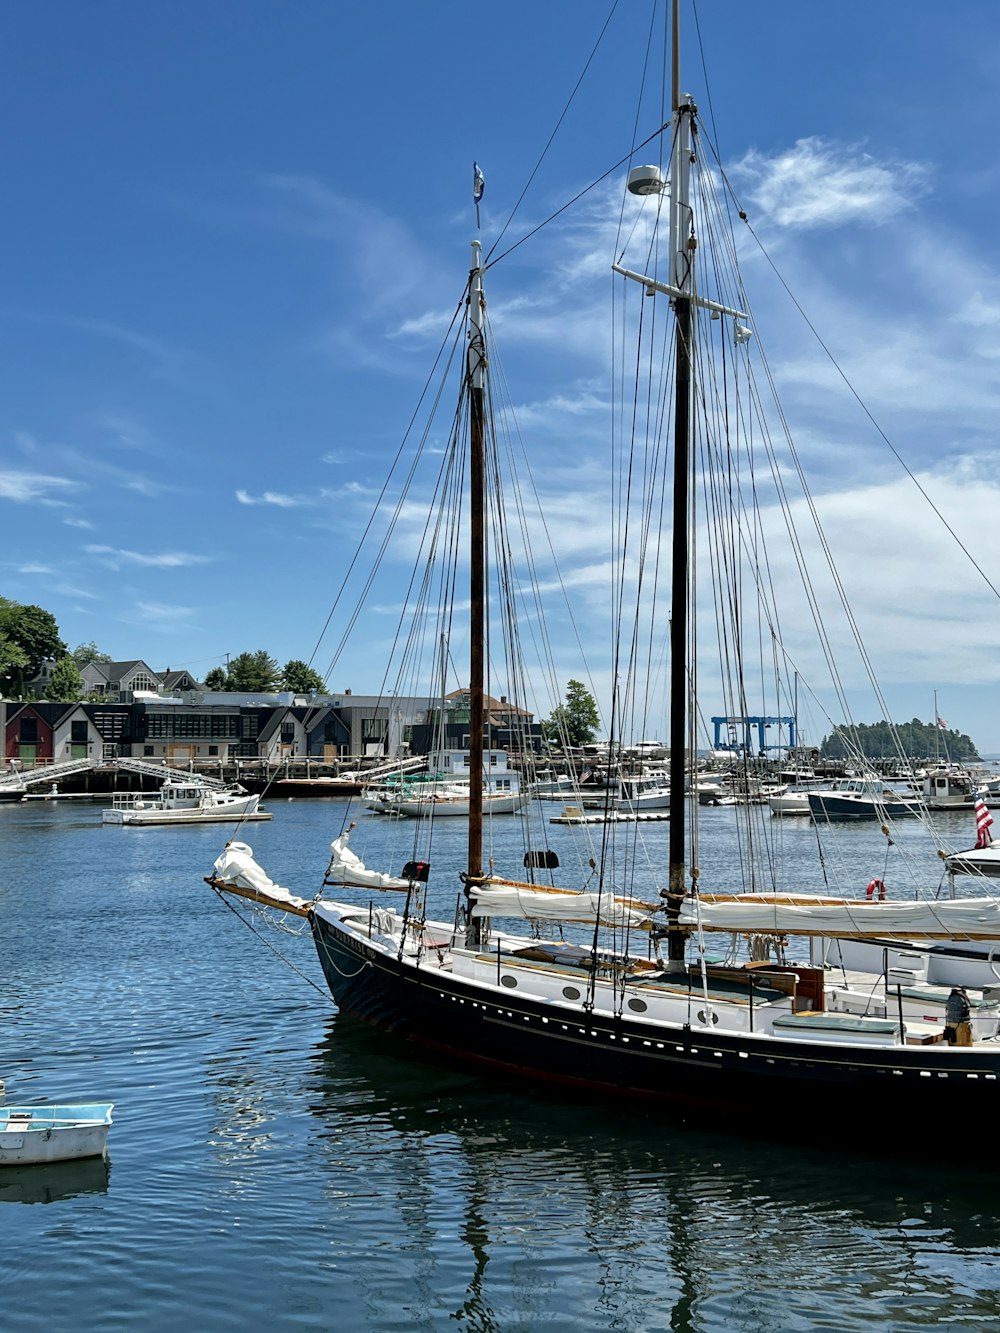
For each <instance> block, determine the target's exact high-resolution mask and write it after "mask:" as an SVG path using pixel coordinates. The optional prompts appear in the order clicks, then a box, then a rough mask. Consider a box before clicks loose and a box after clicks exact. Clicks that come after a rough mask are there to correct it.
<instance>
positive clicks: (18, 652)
mask: <svg viewBox="0 0 1000 1333" xmlns="http://www.w3.org/2000/svg"><path fill="white" fill-rule="evenodd" d="M27 665H28V654H27V653H26V652H25V651H24V649H23V648H21V647H20V646H19V645H18V644H16V643H15V642H14V640H13V639H11V638H9V637H8V635H6V634H4V633H3V632H0V696H2V695H3V693H4V690H5V687H6V686H7V683H8V682H13V681H20V680H22V679H23V677H24V669H25V667H26V666H27ZM19 692H20V691H19Z"/></svg>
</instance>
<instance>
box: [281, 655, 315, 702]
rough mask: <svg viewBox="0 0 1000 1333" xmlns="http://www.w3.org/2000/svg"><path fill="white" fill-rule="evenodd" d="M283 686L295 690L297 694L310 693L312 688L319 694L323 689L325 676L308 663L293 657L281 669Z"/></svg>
mask: <svg viewBox="0 0 1000 1333" xmlns="http://www.w3.org/2000/svg"><path fill="white" fill-rule="evenodd" d="M281 688H282V689H283V690H294V692H295V693H296V694H308V693H309V691H310V690H315V691H316V693H317V694H319V693H321V692H322V690H323V677H322V676H321V675H320V674H319V672H317V671H314V670H313V669H312V667H311V666H309V664H308V663H306V662H300V661H299V659H298V658H293V659H292V660H291V661H290V662H286V663H285V665H284V667H283V668H282V670H281Z"/></svg>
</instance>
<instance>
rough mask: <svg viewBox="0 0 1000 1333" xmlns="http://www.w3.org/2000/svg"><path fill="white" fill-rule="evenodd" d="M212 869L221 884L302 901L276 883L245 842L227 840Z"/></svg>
mask: <svg viewBox="0 0 1000 1333" xmlns="http://www.w3.org/2000/svg"><path fill="white" fill-rule="evenodd" d="M212 869H213V871H214V876H213V878H214V879H216V880H218V882H219V883H220V884H228V885H232V886H233V887H234V888H238V889H251V890H252V891H254V892H255V893H259V894H260V895H261V896H262V897H263V898H268V899H271V900H273V901H275V902H280V901H282V900H283V899H287V900H288V902H289V903H294V904H296V905H298V904H301V902H302V899H301V898H296V897H295V895H294V894H292V893H290V892H289V891H288V889H283V888H282V887H281V885H280V884H275V882H274V880H273V879H271V878H270V876H269V875H268V873H267V871H266V870H265V869H264V868H263V867H262V866H259V865H258V864H257V862H256V861H255V860H254V859H253V848H252V847H249V846H247V844H246V843H245V842H227V843H226V847H225V850H224V851H223V853H222V855H221V856H220V857H219V858H218V860H217V861H216V862H215V865H214V866H213V867H212Z"/></svg>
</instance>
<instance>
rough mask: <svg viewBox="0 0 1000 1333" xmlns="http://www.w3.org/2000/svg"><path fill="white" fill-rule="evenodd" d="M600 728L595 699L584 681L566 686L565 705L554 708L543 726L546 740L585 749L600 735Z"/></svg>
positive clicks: (574, 681) (571, 682) (572, 682)
mask: <svg viewBox="0 0 1000 1333" xmlns="http://www.w3.org/2000/svg"><path fill="white" fill-rule="evenodd" d="M600 725H601V715H600V713H599V712H598V711H597V703H596V701H595V699H594V696H593V695H592V694H591V693H590V691H589V690H588V689H587V687H586V686H585V685H584V684H583V682H582V681H579V680H571V681H569V682H568V683H567V685H566V702H565V703H562V704H558V705H557V706H556V707H555V708H553V710H552V716H551V717H550V718H548V720H547V721H545V722H543V723H542V734H543V735H544V736H545V738H546V740H558V741H561V742H564V743H566V744H568V745H586V744H587V743H588V741H592V740H593V739H594V737H595V736H596V735H597V731H598V728H599V727H600Z"/></svg>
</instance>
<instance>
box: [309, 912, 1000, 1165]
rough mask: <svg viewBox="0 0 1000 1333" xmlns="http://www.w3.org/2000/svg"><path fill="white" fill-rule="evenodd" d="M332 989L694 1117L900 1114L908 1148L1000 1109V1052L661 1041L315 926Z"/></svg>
mask: <svg viewBox="0 0 1000 1333" xmlns="http://www.w3.org/2000/svg"><path fill="white" fill-rule="evenodd" d="M310 919H311V921H312V928H313V936H314V939H315V942H316V948H317V952H318V954H319V959H320V963H321V965H322V968H323V972H324V974H325V976H326V980H327V983H328V985H329V987H330V990H331V992H332V993H333V996H334V999H335V1000H336V1002H337V1004H338V1006H339V1007H340V1008H341V1009H343V1010H344V1011H346V1012H349V1013H352V1014H354V1015H355V1016H356V1017H358V1018H361V1019H363V1020H365V1021H367V1022H369V1023H373V1024H375V1025H377V1026H379V1027H382V1028H385V1029H388V1030H390V1031H394V1032H397V1033H399V1034H401V1035H403V1036H405V1037H407V1038H409V1039H411V1040H413V1041H417V1042H420V1043H422V1044H424V1045H426V1046H430V1047H434V1048H436V1049H437V1050H439V1051H442V1052H447V1053H448V1054H450V1055H452V1056H454V1057H456V1058H459V1059H461V1060H463V1061H467V1062H476V1063H480V1064H487V1065H492V1066H494V1067H497V1068H500V1069H503V1070H506V1071H508V1072H510V1073H514V1074H517V1075H518V1076H521V1077H530V1078H532V1079H538V1080H544V1081H549V1082H556V1083H561V1084H567V1085H572V1086H578V1087H581V1088H586V1089H587V1090H589V1091H592V1092H595V1093H602V1094H606V1093H613V1094H616V1095H620V1096H625V1097H628V1098H632V1099H636V1100H641V1099H646V1098H650V1099H656V1100H661V1101H665V1102H671V1103H675V1104H677V1105H681V1106H697V1107H700V1108H714V1109H715V1110H716V1111H720V1112H731V1111H733V1110H736V1109H740V1110H742V1111H744V1112H754V1113H756V1114H763V1115H766V1116H771V1117H778V1118H782V1117H787V1116H789V1115H793V1116H795V1115H801V1116H805V1117H807V1118H808V1122H809V1123H810V1124H815V1123H816V1122H817V1121H818V1120H823V1121H824V1122H826V1123H829V1122H831V1121H833V1122H838V1123H841V1124H842V1127H843V1128H845V1129H847V1130H848V1131H850V1129H851V1126H852V1125H853V1126H859V1127H860V1128H861V1129H862V1131H863V1133H862V1137H864V1135H865V1134H867V1133H868V1132H869V1131H870V1126H871V1124H872V1118H873V1117H878V1119H879V1122H880V1123H883V1124H884V1123H887V1122H886V1121H885V1120H883V1119H882V1117H883V1116H888V1115H893V1116H895V1115H898V1116H899V1117H900V1119H899V1120H896V1119H893V1120H892V1121H889V1122H888V1123H893V1125H894V1130H893V1133H894V1136H897V1135H898V1134H899V1133H901V1132H905V1131H904V1130H903V1129H902V1128H896V1126H900V1127H901V1126H903V1125H905V1124H910V1123H913V1121H912V1117H913V1113H914V1112H917V1113H918V1117H919V1120H918V1124H917V1125H916V1126H915V1128H914V1132H915V1133H916V1134H917V1135H918V1137H922V1139H927V1138H928V1137H929V1136H930V1135H932V1134H933V1133H934V1125H933V1122H932V1121H929V1120H928V1119H927V1117H928V1116H934V1115H936V1114H938V1113H940V1114H941V1115H945V1114H946V1113H947V1114H948V1115H949V1116H953V1115H954V1114H955V1112H957V1111H959V1110H962V1111H970V1112H971V1111H985V1110H986V1109H987V1108H990V1109H993V1108H998V1107H1000V1080H998V1078H997V1070H998V1068H1000V1051H998V1050H994V1049H987V1048H977V1047H970V1048H967V1049H966V1048H963V1049H962V1051H961V1053H960V1052H959V1051H957V1050H949V1049H948V1048H945V1047H941V1046H938V1047H935V1046H912V1047H911V1046H907V1047H897V1048H893V1049H891V1050H889V1049H885V1048H879V1047H874V1046H868V1047H865V1046H852V1047H850V1048H847V1049H845V1048H844V1047H841V1046H835V1045H833V1044H831V1043H822V1042H802V1041H796V1042H792V1041H788V1042H787V1043H786V1042H783V1041H781V1040H775V1039H773V1038H769V1037H766V1036H755V1035H754V1034H753V1033H733V1032H729V1033H724V1032H715V1033H709V1032H705V1031H703V1030H702V1029H699V1028H691V1027H683V1028H680V1027H679V1028H666V1027H658V1028H651V1026H650V1025H649V1024H646V1025H643V1024H641V1023H639V1022H637V1021H636V1020H634V1019H631V1018H629V1017H626V1016H624V1015H622V1016H617V1015H611V1014H600V1013H597V1012H594V1013H591V1014H589V1015H586V1014H580V1015H574V1014H572V1013H568V1012H566V1011H565V1010H560V1009H556V1008H554V1007H553V1005H552V1004H550V1003H547V1002H545V1001H543V1000H536V999H532V998H531V997H529V996H525V995H518V994H515V993H513V992H512V993H510V994H506V993H504V994H503V995H494V994H493V993H492V992H489V993H486V994H484V992H483V989H482V988H481V987H480V986H477V985H476V984H475V983H473V982H471V981H468V980H466V979H463V978H461V977H455V976H452V975H451V974H450V973H448V972H442V971H439V970H437V969H436V968H433V967H426V966H425V967H420V968H418V967H414V966H413V964H412V963H403V962H400V961H398V960H397V959H395V958H387V957H386V956H384V955H383V954H381V953H380V952H377V951H376V950H374V949H371V948H369V946H367V945H366V944H365V943H364V942H363V941H359V940H358V939H357V937H355V936H353V935H352V934H351V933H350V932H349V931H347V930H346V929H344V928H342V927H339V926H337V925H335V924H332V923H331V922H329V921H326V920H324V919H323V918H322V917H319V916H317V915H315V914H314V915H312V916H311V918H310Z"/></svg>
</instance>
